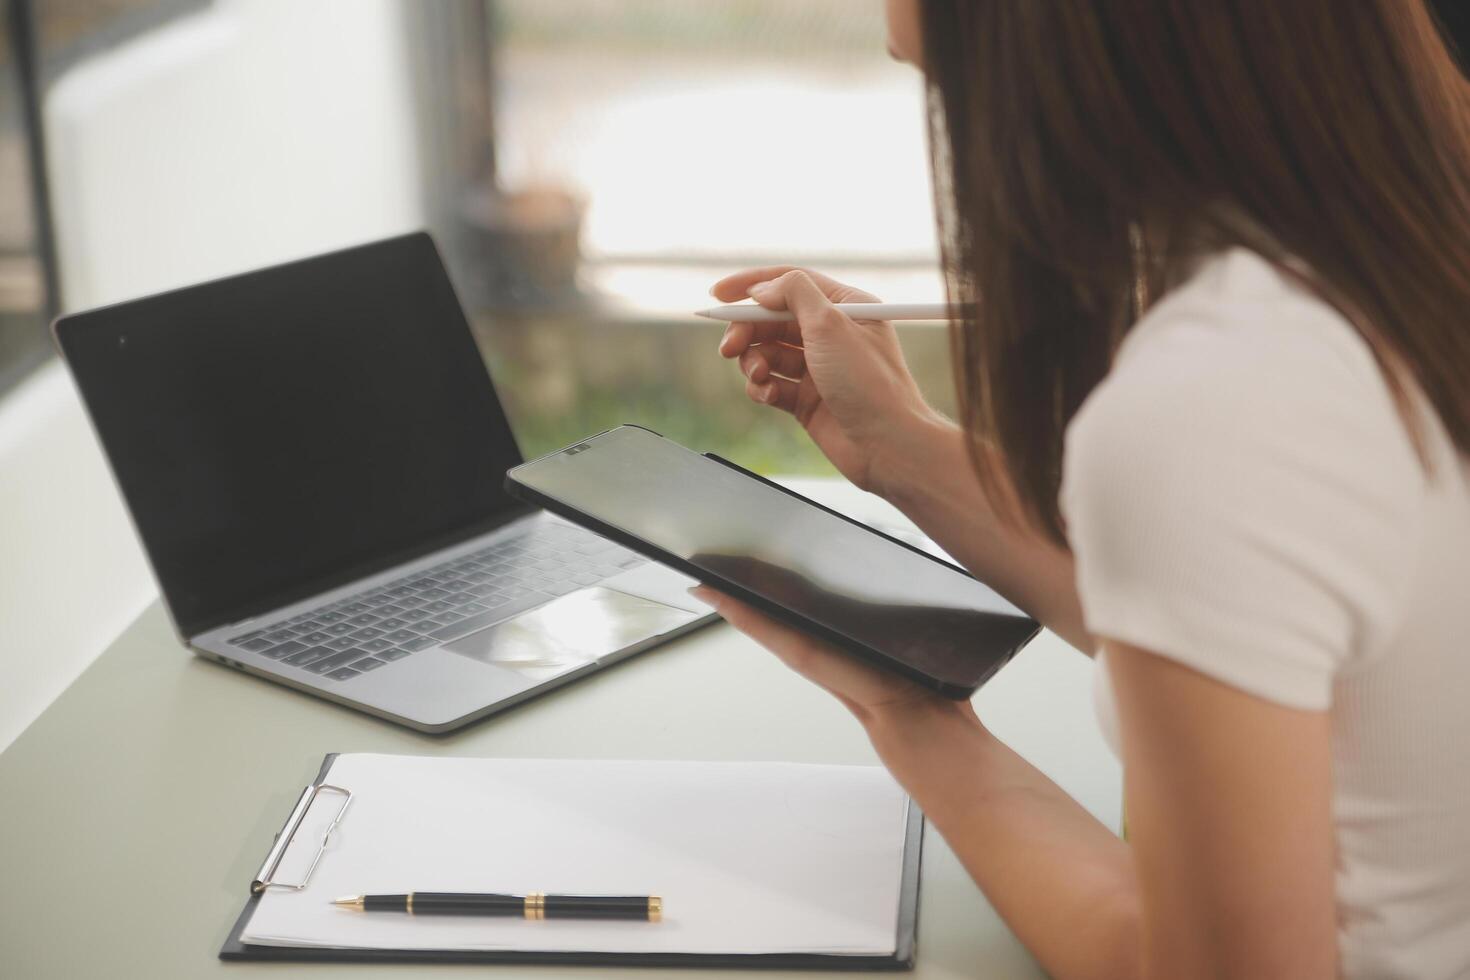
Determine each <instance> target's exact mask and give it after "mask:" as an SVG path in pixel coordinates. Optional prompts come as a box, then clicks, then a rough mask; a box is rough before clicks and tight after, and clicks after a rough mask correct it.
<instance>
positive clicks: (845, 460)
mask: <svg viewBox="0 0 1470 980" xmlns="http://www.w3.org/2000/svg"><path fill="white" fill-rule="evenodd" d="M710 292H711V293H712V294H713V295H714V296H715V297H716V298H717V299H720V300H723V301H726V302H730V301H734V300H739V299H744V298H745V297H747V296H749V297H750V298H751V299H754V300H755V301H756V302H757V303H759V304H760V305H761V306H764V307H767V308H769V309H773V310H790V311H791V312H792V313H794V314H795V315H796V319H795V320H793V321H789V322H785V323H750V322H746V321H738V322H735V323H732V324H730V326H729V327H728V328H727V329H726V330H725V335H724V337H723V338H721V340H720V354H721V355H722V356H723V357H726V358H731V359H736V360H738V361H739V364H740V370H741V373H742V374H744V375H745V377H746V383H745V392H746V394H747V395H748V396H749V397H750V399H751V400H752V401H754V402H757V403H759V404H762V405H769V406H771V407H773V408H779V409H781V410H782V411H785V412H789V413H791V414H792V415H793V416H795V418H796V420H797V421H798V422H800V423H801V424H802V426H803V427H804V428H805V429H806V431H807V433H808V434H809V435H810V436H811V438H812V441H813V442H815V443H816V444H817V447H818V448H819V449H821V450H822V452H823V453H824V454H826V456H827V458H828V459H829V460H831V461H832V464H833V465H834V466H836V467H837V469H838V471H840V472H841V473H842V475H843V476H845V477H847V478H848V479H849V480H851V481H852V482H853V483H854V484H856V485H857V486H859V487H862V488H863V489H865V490H870V491H873V492H876V493H883V492H884V484H885V482H886V481H887V479H888V478H889V476H890V475H891V473H892V472H893V471H894V470H896V469H901V468H903V464H902V463H901V462H900V458H901V456H902V453H903V447H904V445H905V444H906V438H905V432H906V431H907V430H909V429H911V428H916V427H917V426H919V425H920V424H922V423H923V421H924V420H925V419H929V418H932V417H934V413H933V411H932V410H931V409H930V408H929V406H928V405H927V404H926V403H925V402H924V398H923V396H922V395H921V394H920V393H919V387H918V385H917V384H915V382H914V378H913V375H911V374H910V373H909V369H908V366H907V365H906V364H905V363H904V359H903V352H902V350H900V348H899V345H898V337H897V335H896V334H895V333H894V330H893V326H892V325H891V324H888V323H883V322H878V321H859V320H852V319H850V318H849V317H847V316H846V315H845V314H843V313H841V312H840V311H838V310H836V309H834V308H833V304H834V303H872V302H877V298H876V297H874V296H872V295H871V294H869V293H865V292H863V291H862V290H860V289H855V288H853V287H852V286H847V285H843V284H842V283H840V282H837V281H836V280H834V279H831V278H828V277H827V276H825V275H822V274H821V273H819V272H813V271H810V270H807V269H798V268H795V267H793V266H770V267H766V268H759V269H747V270H745V271H743V272H737V273H735V274H734V275H732V276H727V277H726V278H724V279H721V280H720V281H719V282H718V283H716V284H715V286H714V288H713V289H712V290H711V291H710Z"/></svg>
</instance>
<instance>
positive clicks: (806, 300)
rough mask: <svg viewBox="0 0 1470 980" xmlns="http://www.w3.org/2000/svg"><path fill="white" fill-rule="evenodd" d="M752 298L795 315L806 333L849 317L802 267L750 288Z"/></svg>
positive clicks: (773, 308) (768, 307) (764, 304)
mask: <svg viewBox="0 0 1470 980" xmlns="http://www.w3.org/2000/svg"><path fill="white" fill-rule="evenodd" d="M750 297H751V299H753V300H755V301H756V302H757V303H759V304H760V305H762V306H764V307H766V308H767V309H770V310H790V311H791V312H792V313H794V314H796V319H797V321H798V322H799V323H800V324H801V329H802V332H803V335H805V333H806V331H809V330H814V329H823V328H825V327H830V326H834V325H836V323H837V322H838V321H839V320H846V319H847V318H846V317H845V316H843V315H842V314H841V313H839V312H838V311H837V310H836V308H835V307H833V305H832V301H831V300H829V299H828V298H827V294H826V293H824V292H822V289H821V287H820V286H818V285H817V284H816V282H815V281H814V280H813V279H812V277H811V276H809V275H807V274H806V273H805V272H803V271H802V270H800V269H795V270H793V271H791V272H788V273H785V274H784V275H781V276H778V277H777V278H775V279H771V280H769V281H767V282H758V283H756V284H755V285H753V286H751V287H750Z"/></svg>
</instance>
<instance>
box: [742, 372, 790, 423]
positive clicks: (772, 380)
mask: <svg viewBox="0 0 1470 980" xmlns="http://www.w3.org/2000/svg"><path fill="white" fill-rule="evenodd" d="M745 396H746V397H747V398H749V399H750V400H751V401H753V402H756V403H758V404H761V405H769V406H770V407H771V408H779V409H780V410H781V411H783V412H790V413H791V414H792V415H795V414H796V410H797V407H798V406H799V405H800V404H801V382H799V381H791V380H788V379H786V378H778V377H776V376H775V375H771V376H770V377H769V378H767V379H766V380H765V381H762V382H759V383H757V382H755V381H750V380H747V381H746V382H745Z"/></svg>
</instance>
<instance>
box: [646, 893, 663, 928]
mask: <svg viewBox="0 0 1470 980" xmlns="http://www.w3.org/2000/svg"><path fill="white" fill-rule="evenodd" d="M663 920H664V900H663V899H662V898H659V897H658V896H657V895H650V896H648V921H649V922H662V921H663Z"/></svg>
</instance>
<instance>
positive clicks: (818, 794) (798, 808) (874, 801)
mask: <svg viewBox="0 0 1470 980" xmlns="http://www.w3.org/2000/svg"><path fill="white" fill-rule="evenodd" d="M327 781H328V782H330V783H334V784H337V785H340V786H345V787H346V788H348V789H350V790H352V792H353V794H354V796H353V801H352V804H351V806H350V807H349V808H348V810H347V812H346V814H345V815H344V816H343V818H342V823H341V825H340V826H339V827H338V828H337V830H336V831H335V833H334V834H333V836H332V841H331V844H330V845H329V847H328V848H327V852H326V853H325V855H323V857H322V860H321V863H320V864H319V865H318V866H317V868H316V872H315V874H314V875H313V876H312V879H311V882H310V885H309V886H308V887H307V888H306V889H305V890H304V891H300V892H290V891H284V890H278V889H270V890H268V891H267V892H266V893H265V895H263V896H262V898H261V901H260V904H259V905H258V907H257V908H256V911H255V914H254V915H253V916H252V917H251V920H250V923H249V925H248V926H247V927H246V929H245V931H244V933H243V935H242V937H241V938H242V940H243V941H244V942H246V943H252V944H257V945H275V946H348V947H360V948H375V949H444V950H476V949H480V950H483V949H510V950H524V951H588V952H629V953H653V952H679V953H789V952H813V953H830V954H847V955H881V954H884V953H891V952H893V949H894V943H895V936H896V933H897V929H898V911H899V891H900V875H901V865H902V857H903V841H904V827H905V814H906V811H907V798H906V797H905V795H904V793H903V791H902V790H901V789H900V788H899V787H898V785H897V784H896V783H894V781H893V779H892V778H891V777H890V776H889V775H888V774H887V773H886V772H884V771H883V770H882V769H879V768H873V767H862V766H814V765H799V764H794V763H740V762H736V763H728V762H617V761H613V762H608V761H575V760H563V759H558V760H550V759H545V760H543V759H464V758H426V757H416V756H392V755H343V756H341V757H339V758H338V759H337V760H336V762H335V763H334V765H333V766H332V769H331V771H330V773H329V775H328V778H327ZM339 803H340V797H334V796H332V795H330V794H324V795H322V796H320V797H318V799H317V801H316V802H315V803H314V804H313V806H312V811H311V813H310V814H309V815H308V817H307V819H306V821H305V822H304V825H303V827H302V830H301V832H300V833H298V834H297V836H296V839H295V840H294V841H293V843H292V845H291V847H290V849H289V850H288V852H287V854H286V857H285V859H284V861H283V864H282V875H283V876H289V875H290V874H291V873H292V872H293V871H294V870H299V869H304V867H305V865H306V864H307V863H309V862H310V860H311V856H312V853H313V852H314V850H315V848H316V847H317V845H318V844H319V843H320V840H321V829H322V828H324V827H325V825H326V824H327V823H328V822H329V821H330V819H331V816H332V814H333V813H334V812H335V810H336V807H337V806H338V805H339ZM288 880H289V879H288ZM409 891H463V892H502V893H512V894H525V893H526V892H530V891H540V892H547V893H550V894H558V893H561V894H586V895H599V894H600V895H659V896H661V897H662V898H663V901H664V920H663V921H662V922H660V923H649V922H636V921H634V922H599V921H595V920H581V921H578V920H567V919H562V920H554V919H553V920H544V921H537V922H528V921H526V920H525V919H519V918H490V917H485V918H479V917H476V918H463V917H458V916H409V915H406V914H399V913H392V912H373V913H367V912H357V911H352V910H347V909H339V908H336V907H334V906H332V905H331V904H330V901H331V899H333V898H336V897H338V896H342V895H356V894H400V893H403V892H409Z"/></svg>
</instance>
